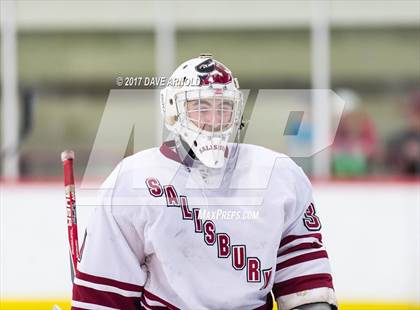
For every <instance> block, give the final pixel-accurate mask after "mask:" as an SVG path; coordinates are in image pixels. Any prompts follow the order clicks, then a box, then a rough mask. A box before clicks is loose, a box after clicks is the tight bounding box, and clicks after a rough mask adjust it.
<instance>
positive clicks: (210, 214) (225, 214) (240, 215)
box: [198, 209, 260, 221]
mask: <svg viewBox="0 0 420 310" xmlns="http://www.w3.org/2000/svg"><path fill="white" fill-rule="evenodd" d="M259 216H260V213H259V211H258V210H223V209H216V210H211V211H210V210H206V209H200V211H199V212H198V219H200V220H203V221H205V220H256V219H258V218H259Z"/></svg>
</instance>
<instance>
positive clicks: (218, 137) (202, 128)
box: [161, 55, 243, 168]
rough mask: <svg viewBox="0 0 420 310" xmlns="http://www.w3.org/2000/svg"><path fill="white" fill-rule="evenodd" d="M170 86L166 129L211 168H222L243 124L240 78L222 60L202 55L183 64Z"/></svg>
mask: <svg viewBox="0 0 420 310" xmlns="http://www.w3.org/2000/svg"><path fill="white" fill-rule="evenodd" d="M167 85H168V86H167V87H166V88H164V89H163V90H162V91H161V110H162V114H163V117H164V122H165V126H166V128H167V129H168V130H169V131H170V132H172V133H173V134H175V138H176V139H178V142H179V144H181V145H183V146H184V149H187V150H185V151H186V152H187V153H189V154H190V155H191V151H192V152H193V153H194V154H193V156H195V157H196V158H197V159H198V160H200V161H201V163H203V164H204V165H205V166H207V167H210V168H221V167H222V166H223V165H224V162H225V157H226V156H227V154H228V152H229V150H228V144H229V141H232V138H235V137H237V136H238V134H239V127H240V124H241V117H242V110H243V99H242V93H241V92H240V91H239V90H238V88H239V86H238V82H237V80H236V79H235V78H234V77H233V76H232V73H231V72H230V70H229V69H228V68H227V67H225V66H224V65H223V64H222V63H220V62H218V61H216V60H214V59H213V58H212V57H211V56H210V55H202V56H200V57H198V58H193V59H190V60H188V61H186V62H184V63H183V64H181V65H180V66H179V67H178V68H177V69H176V70H175V71H174V73H173V74H172V76H171V77H170V78H169V80H168V83H167ZM185 146H186V147H185Z"/></svg>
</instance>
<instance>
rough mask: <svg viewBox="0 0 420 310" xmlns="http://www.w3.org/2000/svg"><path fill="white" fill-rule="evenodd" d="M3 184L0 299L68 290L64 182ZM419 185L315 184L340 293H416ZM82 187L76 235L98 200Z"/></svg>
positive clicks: (381, 296)
mask: <svg viewBox="0 0 420 310" xmlns="http://www.w3.org/2000/svg"><path fill="white" fill-rule="evenodd" d="M0 186H1V200H0V204H1V206H0V211H1V213H0V217H1V235H0V238H1V253H0V254H1V257H0V262H1V270H0V277H1V282H0V289H1V296H0V297H1V299H12V298H18V299H22V298H43V299H44V298H70V292H71V282H70V270H69V258H68V242H67V227H66V212H65V199H64V188H63V186H62V185H61V184H60V183H19V184H15V185H13V184H7V183H6V184H5V183H1V184H0ZM76 191H77V189H76ZM419 191H420V189H419V183H417V184H416V183H385V182H379V183H366V182H362V183H356V182H349V183H347V182H339V183H319V184H316V185H315V199H316V205H317V211H318V214H319V215H320V217H321V221H322V224H323V231H324V241H325V244H326V246H327V250H328V251H329V255H330V258H331V264H332V268H333V272H334V283H335V288H336V292H337V296H338V298H339V300H345V301H353V300H355V301H360V300H366V301H383V302H387V301H389V302H391V301H403V302H417V303H418V302H419V301H420V298H419V291H420V285H419V283H420V278H419V262H420V255H419V250H420V249H419V247H420V238H419V237H420V236H419V235H420V227H419V226H420V192H419ZM86 193H93V192H92V191H91V192H87V191H84V192H83V193H82V192H81V191H80V190H79V192H76V198H77V201H78V217H79V240H81V239H82V237H83V230H84V226H85V225H86V223H87V218H88V215H89V213H90V211H91V210H92V206H86V204H92V202H94V201H95V199H94V198H93V197H87V194H86ZM85 194H86V195H85ZM82 196H83V197H82ZM85 196H86V197H85ZM90 196H92V194H90Z"/></svg>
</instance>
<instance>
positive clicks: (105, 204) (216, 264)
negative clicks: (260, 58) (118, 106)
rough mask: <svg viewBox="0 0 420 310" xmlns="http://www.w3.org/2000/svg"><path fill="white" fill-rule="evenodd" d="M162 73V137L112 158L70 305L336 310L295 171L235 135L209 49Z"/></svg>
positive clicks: (315, 224)
mask: <svg viewBox="0 0 420 310" xmlns="http://www.w3.org/2000/svg"><path fill="white" fill-rule="evenodd" d="M171 80H176V81H178V82H177V83H172V84H170V85H167V86H166V87H165V88H164V89H162V91H161V97H160V100H161V102H160V104H161V110H162V115H163V120H164V124H165V128H166V129H165V130H166V131H167V133H168V135H167V139H166V141H165V142H164V143H163V144H162V145H161V146H160V147H158V148H152V149H148V150H144V151H141V152H138V153H136V154H134V155H133V156H130V157H127V158H125V159H124V160H122V161H121V162H120V164H119V165H118V166H117V167H116V168H115V169H114V171H113V172H112V173H111V175H110V176H109V177H108V178H107V180H106V181H105V183H104V184H103V186H102V189H101V205H100V206H98V207H97V208H96V209H95V211H94V212H93V214H92V216H91V219H90V222H89V224H88V226H87V234H86V239H85V242H84V247H83V253H82V257H81V260H80V263H79V265H78V268H77V271H76V275H75V279H74V285H73V298H72V309H127V310H128V309H186V310H187V309H192V310H199V309H216V310H222V309H267V310H268V309H272V308H273V306H274V305H273V303H277V304H278V308H279V309H281V310H289V309H311V310H317V309H319V310H321V309H326V310H328V309H336V308H337V303H336V299H335V293H334V288H333V283H332V276H331V270H330V265H329V261H328V255H327V252H326V250H325V248H324V246H323V243H322V236H321V232H320V230H321V222H320V219H319V217H318V216H317V213H316V204H315V202H314V201H313V198H312V188H311V184H310V182H309V180H308V178H307V177H306V176H305V174H304V173H303V171H302V169H301V168H300V167H298V166H297V165H296V164H295V163H294V162H293V161H292V160H291V159H290V158H288V157H287V156H286V155H284V154H280V153H276V152H274V151H271V150H268V149H265V148H263V147H260V146H256V145H247V144H243V143H239V141H240V135H241V129H242V128H243V121H242V113H243V110H244V103H243V97H242V93H241V91H240V90H239V84H238V81H237V79H235V78H234V77H233V75H232V73H231V71H230V70H229V69H228V68H227V67H226V66H224V65H223V64H222V63H220V62H218V61H216V60H215V59H213V57H212V56H211V55H201V56H200V57H197V58H194V59H191V60H188V61H186V62H184V63H183V64H181V65H180V66H179V67H178V68H177V69H176V70H175V72H174V73H173V75H172V77H171ZM182 81H189V82H188V83H182ZM191 81H197V83H195V82H194V83H191ZM249 214H253V215H256V216H253V217H252V218H251V217H249V216H248V215H249ZM273 296H274V298H273Z"/></svg>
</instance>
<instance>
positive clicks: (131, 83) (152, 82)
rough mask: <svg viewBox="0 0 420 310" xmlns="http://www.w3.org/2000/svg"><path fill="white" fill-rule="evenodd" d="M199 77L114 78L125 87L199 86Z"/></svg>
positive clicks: (119, 85) (117, 83)
mask: <svg viewBox="0 0 420 310" xmlns="http://www.w3.org/2000/svg"><path fill="white" fill-rule="evenodd" d="M200 83H201V82H200V79H199V78H183V79H180V78H167V77H165V76H125V77H122V76H119V77H117V78H116V79H115V85H116V86H118V87H121V88H126V87H166V86H173V87H184V86H200Z"/></svg>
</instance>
